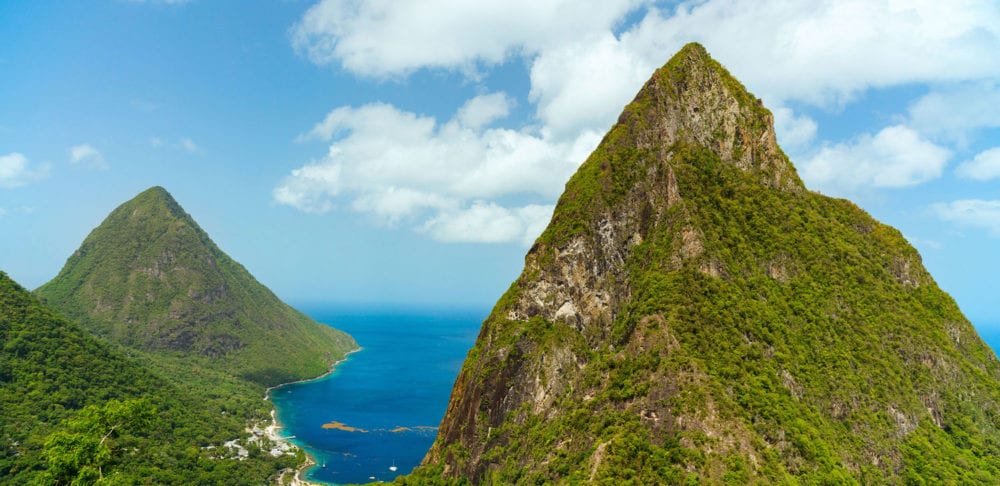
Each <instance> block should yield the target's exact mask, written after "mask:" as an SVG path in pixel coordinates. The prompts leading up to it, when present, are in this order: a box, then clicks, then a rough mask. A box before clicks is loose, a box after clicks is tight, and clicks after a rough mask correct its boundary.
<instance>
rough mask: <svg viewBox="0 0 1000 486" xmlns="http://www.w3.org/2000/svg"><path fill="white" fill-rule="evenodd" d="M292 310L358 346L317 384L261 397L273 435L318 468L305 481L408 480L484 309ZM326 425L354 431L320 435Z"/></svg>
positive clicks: (441, 411) (429, 441)
mask: <svg viewBox="0 0 1000 486" xmlns="http://www.w3.org/2000/svg"><path fill="white" fill-rule="evenodd" d="M300 309H301V310H302V311H303V312H305V313H306V314H308V315H309V316H310V317H312V318H313V319H316V320H317V321H318V322H322V323H326V324H329V325H332V326H334V327H336V328H338V329H341V330H343V331H346V332H347V333H349V334H351V335H352V336H354V339H356V340H357V341H358V344H360V345H361V347H362V350H361V351H359V352H356V353H353V354H351V355H350V356H349V357H348V359H347V360H346V361H344V362H343V363H341V364H340V365H338V366H337V368H336V370H335V371H334V372H333V373H332V374H330V375H328V376H326V377H324V378H321V379H318V380H315V381H310V382H304V383H296V384H292V385H285V386H283V387H281V388H277V389H274V390H272V391H271V400H272V401H273V402H274V404H275V408H276V409H277V413H278V420H279V421H280V422H281V424H282V425H283V426H284V427H285V429H284V430H283V431H282V434H283V435H284V436H286V437H288V436H293V437H294V438H292V439H291V440H292V441H293V442H294V443H295V444H297V445H299V446H300V447H303V448H304V449H305V450H306V451H307V452H308V453H309V455H311V456H312V457H313V458H314V459H315V460H316V462H317V463H318V464H317V466H314V467H312V468H311V469H310V470H309V471H308V472H307V473H306V478H308V479H310V480H313V481H318V482H328V483H337V484H340V483H366V482H370V481H372V479H371V478H372V477H374V478H375V479H374V480H377V481H391V480H392V479H393V478H395V477H396V476H397V475H400V474H406V473H408V472H410V471H411V470H412V469H413V468H414V467H416V466H417V464H419V463H420V460H421V459H423V457H424V454H426V453H427V450H428V449H429V448H430V446H431V444H432V443H433V442H434V437H435V435H436V434H437V426H438V424H439V423H440V422H441V418H442V417H443V416H444V412H445V408H446V407H447V406H448V398H449V397H450V395H451V387H452V385H453V384H454V382H455V378H456V377H457V376H458V371H459V369H460V368H461V367H462V362H463V361H464V360H465V355H466V353H467V352H468V351H469V349H470V348H471V347H472V345H473V344H474V343H475V340H476V335H477V334H478V333H479V326H480V324H481V323H482V321H483V319H484V318H485V317H486V314H487V313H488V309H486V308H483V309H427V308H425V309H399V308H395V309H392V308H389V309H385V308H383V309H380V308H375V307H367V308H343V307H339V308H338V307H327V308H323V307H312V308H310V307H308V306H302V307H300ZM335 423H339V424H342V425H343V426H344V427H348V428H353V429H357V430H354V431H348V430H341V429H336V428H324V427H323V426H324V424H328V425H327V427H330V426H331V424H335ZM324 464H325V466H326V467H323V465H324ZM394 464H395V466H396V467H397V470H396V471H395V472H392V471H390V470H389V468H390V466H393V465H394Z"/></svg>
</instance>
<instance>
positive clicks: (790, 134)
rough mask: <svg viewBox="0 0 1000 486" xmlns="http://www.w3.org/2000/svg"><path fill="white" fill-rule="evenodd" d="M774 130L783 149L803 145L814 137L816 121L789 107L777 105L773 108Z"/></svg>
mask: <svg viewBox="0 0 1000 486" xmlns="http://www.w3.org/2000/svg"><path fill="white" fill-rule="evenodd" d="M771 112H772V113H774V132H775V134H776V135H777V136H778V143H779V144H781V146H782V147H784V148H785V149H797V148H800V147H804V146H806V145H808V144H809V143H810V142H812V141H813V140H814V139H815V138H816V129H817V128H818V127H817V126H816V122H815V121H814V120H813V119H812V118H809V117H808V116H805V115H796V114H795V112H793V111H792V109H791V108H787V107H784V106H779V107H777V108H775V109H773V110H771Z"/></svg>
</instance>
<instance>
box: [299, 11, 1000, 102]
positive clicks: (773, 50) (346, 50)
mask: <svg viewBox="0 0 1000 486" xmlns="http://www.w3.org/2000/svg"><path fill="white" fill-rule="evenodd" d="M638 3H639V2H634V1H629V0H616V1H600V2H597V1H595V2H580V1H573V0H555V1H551V2H544V1H537V0H516V1H515V0H506V1H500V0H495V1H488V2H487V1H481V2H465V1H461V0H434V1H427V2H388V1H373V2H357V1H348V0H324V1H321V2H319V3H318V4H316V5H314V6H313V7H312V8H310V9H309V11H307V12H306V14H305V15H304V16H303V17H302V19H301V20H300V21H299V23H298V24H297V25H296V26H295V27H294V28H293V29H292V39H293V43H294V45H295V46H296V48H298V49H299V50H300V51H301V52H304V53H305V54H306V55H307V56H308V57H309V58H310V59H312V60H313V61H314V62H317V63H319V64H331V63H337V64H339V65H341V66H342V67H344V68H345V69H347V70H349V71H352V72H354V73H357V74H362V75H369V76H378V77H385V76H391V75H405V74H407V73H409V72H412V71H414V70H417V69H421V68H444V69H463V68H467V67H468V66H469V65H470V64H475V63H477V62H478V63H483V64H486V65H490V64H494V63H498V62H500V61H503V60H504V59H506V58H507V57H509V56H510V55H512V54H520V55H524V56H526V57H527V58H529V59H531V58H534V57H535V56H536V55H538V56H540V57H543V58H544V57H546V56H550V57H551V56H557V55H558V53H559V52H560V51H565V50H567V49H572V46H574V45H579V44H580V42H581V41H583V42H584V43H588V40H589V39H593V38H595V37H598V38H599V37H607V36H609V35H610V33H611V31H612V29H613V28H614V27H616V26H617V24H618V23H619V22H621V21H622V20H623V18H624V16H625V14H626V13H628V12H630V11H632V10H634V9H635V7H636V6H637V4H638ZM691 40H696V41H701V42H703V43H704V44H706V46H707V47H708V49H709V50H710V51H711V52H712V54H713V55H714V56H715V57H716V58H717V59H719V60H720V61H722V62H723V64H725V65H727V66H728V67H730V69H732V70H733V71H734V72H735V73H736V74H737V77H739V78H740V79H742V80H744V81H745V82H747V83H748V84H749V85H750V86H751V87H753V89H755V90H756V91H758V94H759V95H762V96H763V97H764V98H765V99H768V100H769V101H771V102H774V101H779V100H783V99H798V100H806V101H810V102H813V103H821V104H829V103H842V102H844V101H846V100H849V99H851V98H852V97H854V96H856V95H857V94H858V93H860V92H862V91H864V90H865V89H868V88H871V87H884V86H892V85H897V84H902V83H908V82H928V81H938V82H940V81H960V80H970V79H982V78H986V77H989V76H997V75H998V73H1000V56H997V55H996V52H998V51H1000V4H998V3H997V2H995V1H993V0H953V1H949V2H938V1H931V0H924V1H901V0H882V1H873V0H817V1H813V2H787V1H785V0H760V1H754V2H748V1H742V0H708V1H687V2H681V3H680V4H679V5H678V6H677V7H676V8H674V9H657V8H649V9H648V10H647V11H646V13H645V15H644V16H643V19H642V21H641V22H640V23H639V24H638V25H637V26H634V27H632V28H628V29H627V30H626V31H625V32H624V33H623V34H622V36H621V40H620V43H621V44H622V46H621V49H624V51H625V52H626V53H627V57H631V58H633V60H632V61H629V62H630V63H633V62H638V61H637V60H642V61H641V62H639V64H640V65H651V66H659V65H661V64H662V63H663V62H664V61H666V58H667V57H668V56H670V55H671V54H672V53H673V52H675V51H676V50H677V49H678V48H679V47H680V46H682V45H683V44H685V43H687V42H689V41H691ZM589 42H592V41H589ZM582 54H584V55H586V56H594V57H600V56H607V55H609V51H605V52H595V53H586V52H584V53H582ZM616 58H617V59H619V60H621V59H625V58H626V57H623V56H622V55H621V54H618V55H616ZM581 62H584V63H585V62H586V60H585V59H583V60H581ZM559 64H565V63H559ZM615 67H620V66H615ZM648 74H649V73H648V72H647V73H646V75H648ZM625 77H626V78H627V77H628V75H627V74H626V76H625ZM623 84H627V83H623ZM533 89H535V87H534V86H533ZM538 89H542V88H541V87H539V88H538ZM621 89H625V87H624V86H622V87H621ZM627 91H631V90H627Z"/></svg>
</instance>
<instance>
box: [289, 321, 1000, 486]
mask: <svg viewBox="0 0 1000 486" xmlns="http://www.w3.org/2000/svg"><path fill="white" fill-rule="evenodd" d="M301 309H302V310H303V311H304V312H305V313H307V314H309V315H310V316H311V317H312V318H314V319H316V320H317V321H319V322H322V323H326V324H330V325H332V326H334V327H337V328H339V329H342V330H344V331H346V332H348V333H350V334H351V335H352V336H354V338H355V339H356V340H357V341H358V343H359V344H360V345H361V346H362V348H363V349H362V350H361V351H359V352H357V353H354V354H351V355H350V357H349V358H348V359H347V360H346V361H344V362H343V363H341V364H340V365H339V366H337V368H336V370H335V371H334V372H333V373H332V374H330V375H327V376H326V377H324V378H321V379H318V380H314V381H310V382H305V383H296V384H292V385H286V386H283V387H281V388H277V389H275V390H272V392H271V400H273V402H274V404H275V407H276V408H277V413H278V419H279V420H280V421H281V423H282V425H284V427H285V429H284V430H283V431H282V433H283V435H285V436H293V437H294V438H293V439H292V441H293V442H295V443H296V444H297V445H299V446H300V447H303V448H305V449H306V451H307V452H308V453H309V454H310V455H311V456H312V457H313V458H314V459H315V460H316V461H317V463H318V464H317V465H316V466H314V467H312V468H311V469H310V470H309V471H307V473H306V478H307V479H309V480H312V481H317V482H327V483H334V484H342V483H367V482H371V481H372V478H374V480H376V481H391V480H392V479H393V478H395V477H396V476H398V475H401V474H406V473H409V472H410V471H411V470H413V468H414V467H416V466H417V464H419V463H420V460H421V459H423V457H424V454H425V453H426V452H427V450H428V449H429V448H430V446H431V444H432V443H433V442H434V437H435V434H436V433H437V426H438V424H439V423H440V421H441V418H442V417H443V416H444V412H445V408H446V407H447V405H448V398H449V396H450V394H451V387H452V384H453V383H454V381H455V377H456V376H458V371H459V369H460V368H461V366H462V362H463V361H464V360H465V355H466V353H467V352H468V350H469V349H470V348H471V347H472V345H473V344H474V342H475V339H476V335H477V334H478V332H479V326H480V324H481V322H482V320H483V319H484V318H485V316H486V313H487V312H488V309H485V308H484V309H426V308H425V309H400V308H376V307H366V308H344V307H315V306H314V307H308V306H303V307H301ZM977 327H978V330H979V333H980V336H981V337H982V338H983V340H984V341H986V343H987V344H988V345H990V347H992V348H993V349H994V350H996V349H998V346H1000V325H981V326H977ZM334 423H339V424H342V426H344V427H347V428H353V429H356V430H354V431H350V430H340V429H336V428H324V427H323V426H324V424H334ZM328 427H329V425H328ZM324 465H325V467H324ZM393 465H395V466H396V467H397V470H396V471H395V472H393V471H390V470H389V467H390V466H393Z"/></svg>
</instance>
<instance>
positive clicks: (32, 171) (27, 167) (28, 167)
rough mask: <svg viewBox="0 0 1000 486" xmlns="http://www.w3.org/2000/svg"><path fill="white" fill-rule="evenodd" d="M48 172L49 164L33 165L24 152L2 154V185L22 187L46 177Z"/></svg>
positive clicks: (5, 186)
mask: <svg viewBox="0 0 1000 486" xmlns="http://www.w3.org/2000/svg"><path fill="white" fill-rule="evenodd" d="M48 172H49V168H48V166H47V165H42V166H35V167H33V166H32V164H31V163H30V162H29V161H28V158H27V157H25V156H24V155H23V154H20V153H17V152H13V153H9V154H7V155H0V187H3V188H14V187H20V186H23V185H26V184H28V183H31V182H34V181H36V180H39V179H42V178H44V177H45V176H47V175H48Z"/></svg>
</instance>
